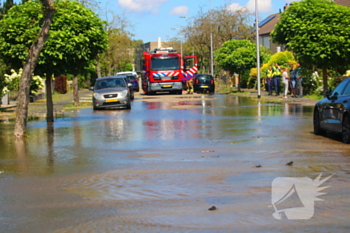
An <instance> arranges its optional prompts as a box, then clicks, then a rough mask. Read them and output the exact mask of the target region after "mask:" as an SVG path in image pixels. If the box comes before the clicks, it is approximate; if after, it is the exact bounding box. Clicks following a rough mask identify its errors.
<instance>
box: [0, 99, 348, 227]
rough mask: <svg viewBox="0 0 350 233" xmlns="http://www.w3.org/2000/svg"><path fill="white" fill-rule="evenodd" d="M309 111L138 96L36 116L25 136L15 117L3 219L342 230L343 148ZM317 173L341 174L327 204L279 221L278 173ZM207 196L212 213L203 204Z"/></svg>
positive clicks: (8, 132)
mask: <svg viewBox="0 0 350 233" xmlns="http://www.w3.org/2000/svg"><path fill="white" fill-rule="evenodd" d="M311 119H312V107H304V106H302V105H299V104H289V103H282V104H280V103H265V102H262V101H257V100H251V99H248V98H240V97H235V96H225V95H215V98H213V99H205V98H198V99H196V100H193V101H192V100H191V101H182V100H181V99H180V100H179V101H177V102H174V103H152V104H151V103H145V102H138V101H137V102H136V101H135V102H133V106H132V110H130V111H120V110H118V111H113V110H108V111H92V110H91V109H84V110H81V111H79V112H75V113H70V114H67V115H66V116H65V117H64V118H61V119H59V120H57V121H56V122H54V123H53V124H52V125H47V124H46V122H45V121H36V122H31V123H30V124H28V133H29V137H28V138H26V139H25V140H21V141H17V140H16V141H15V140H14V138H13V136H12V131H13V124H12V123H11V122H10V123H6V124H2V123H0V148H1V153H0V171H2V173H1V174H0V178H1V181H2V182H1V183H0V189H1V191H2V192H0V203H1V204H3V203H6V204H7V206H6V207H5V208H4V207H3V208H4V210H6V211H3V216H5V215H6V216H5V217H2V218H1V220H2V223H0V224H2V225H1V227H2V229H5V230H3V231H8V232H27V231H26V229H29V228H28V224H31V223H32V224H31V225H30V230H31V232H87V231H90V232H188V231H191V232H192V231H193V232H201V233H202V232H255V231H261V232H283V231H288V232H296V231H300V232H305V231H310V232H312V231H313V232H327V231H332V230H333V229H332V228H333V223H337V224H338V223H339V224H338V226H340V227H339V232H345V231H343V230H344V229H343V227H342V226H347V223H348V217H347V216H348V212H349V211H348V207H349V203H347V197H348V194H349V193H348V191H347V189H346V181H347V180H348V175H349V168H348V166H347V165H346V164H348V163H349V156H348V154H349V153H348V150H349V146H348V145H344V144H342V143H340V142H338V141H336V140H332V139H330V138H327V137H318V136H315V135H313V134H312V121H311ZM11 124H12V125H11ZM289 161H294V166H286V165H285V164H286V162H289ZM256 164H260V165H261V167H259V168H257V167H256V166H255V165H256ZM320 172H323V173H325V174H328V173H331V174H333V173H336V176H334V179H333V178H332V179H333V180H332V181H330V182H332V183H330V185H331V187H332V188H334V189H332V190H335V191H333V192H334V193H335V192H337V194H336V195H335V194H334V193H333V194H334V195H333V196H332V194H331V189H330V195H328V196H327V197H328V198H329V199H328V201H331V202H332V203H331V205H328V207H327V201H326V202H325V203H326V204H324V205H317V209H316V212H315V218H314V219H312V220H311V221H310V225H308V226H306V225H305V224H303V223H300V222H293V223H288V222H276V221H275V220H274V219H273V217H272V213H273V209H269V208H268V205H270V204H271V182H272V181H273V179H274V178H276V177H288V176H296V177H300V176H307V177H311V178H315V177H317V175H319V173H320ZM13 195H14V196H15V197H13ZM9 200H10V201H9ZM212 205H216V206H217V208H218V209H217V211H214V212H210V211H208V208H209V207H210V206H212ZM333 207H336V210H334V208H333ZM329 216H331V217H329ZM344 216H345V217H344ZM316 225H317V226H322V227H319V228H317V230H313V229H314V228H313V227H314V226H316ZM10 226H11V227H10ZM285 227H287V228H288V229H287V230H285ZM305 227H306V230H305V229H304V228H305ZM323 228H324V229H323ZM116 229H117V230H116ZM188 229H191V230H188Z"/></svg>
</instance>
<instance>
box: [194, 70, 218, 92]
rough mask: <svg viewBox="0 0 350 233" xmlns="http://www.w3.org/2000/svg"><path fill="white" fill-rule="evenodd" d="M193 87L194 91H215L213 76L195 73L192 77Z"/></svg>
mask: <svg viewBox="0 0 350 233" xmlns="http://www.w3.org/2000/svg"><path fill="white" fill-rule="evenodd" d="M193 88H194V92H207V91H208V92H209V93H214V92H215V82H214V78H213V76H211V75H210V74H197V76H196V77H195V78H193Z"/></svg>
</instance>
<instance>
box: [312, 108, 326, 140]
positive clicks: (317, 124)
mask: <svg viewBox="0 0 350 233" xmlns="http://www.w3.org/2000/svg"><path fill="white" fill-rule="evenodd" d="M324 133H325V131H324V130H323V129H321V126H320V114H319V113H318V110H317V108H315V111H314V134H315V135H322V134H324Z"/></svg>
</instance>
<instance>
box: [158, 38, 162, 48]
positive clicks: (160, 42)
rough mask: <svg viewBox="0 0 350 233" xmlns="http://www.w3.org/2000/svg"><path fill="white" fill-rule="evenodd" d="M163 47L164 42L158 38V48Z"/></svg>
mask: <svg viewBox="0 0 350 233" xmlns="http://www.w3.org/2000/svg"><path fill="white" fill-rule="evenodd" d="M161 47H162V40H161V38H160V37H158V48H161Z"/></svg>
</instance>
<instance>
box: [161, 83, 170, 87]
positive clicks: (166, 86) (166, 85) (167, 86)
mask: <svg viewBox="0 0 350 233" xmlns="http://www.w3.org/2000/svg"><path fill="white" fill-rule="evenodd" d="M163 87H172V85H169V84H167V85H164V86H163Z"/></svg>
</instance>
